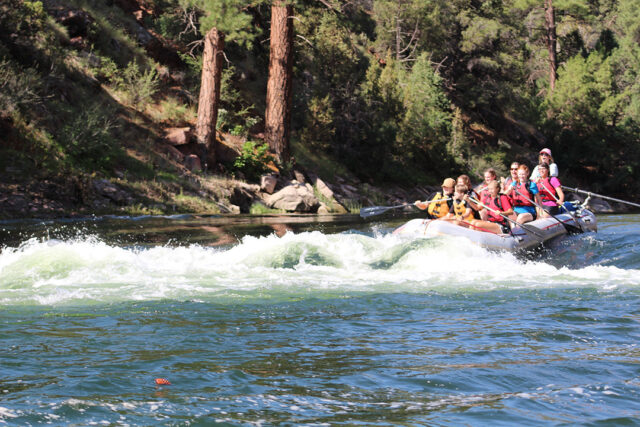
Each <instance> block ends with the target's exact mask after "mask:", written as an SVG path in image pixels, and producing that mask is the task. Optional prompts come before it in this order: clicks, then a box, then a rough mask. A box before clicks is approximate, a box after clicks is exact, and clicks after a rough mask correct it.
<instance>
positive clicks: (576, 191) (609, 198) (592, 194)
mask: <svg viewBox="0 0 640 427" xmlns="http://www.w3.org/2000/svg"><path fill="white" fill-rule="evenodd" d="M562 188H564V189H565V190H569V191H573V192H574V193H582V194H585V195H587V196H589V197H591V196H595V197H598V198H600V199H604V200H611V201H612V202H618V203H625V204H627V205H630V206H635V207H636V208H640V205H639V204H637V203H633V202H628V201H626V200H621V199H616V198H615V197H608V196H603V195H602V194H597V193H592V192H591V191H585V190H580V189H579V188H571V187H565V186H564V185H563V186H562Z"/></svg>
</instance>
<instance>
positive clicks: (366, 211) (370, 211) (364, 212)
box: [360, 198, 451, 218]
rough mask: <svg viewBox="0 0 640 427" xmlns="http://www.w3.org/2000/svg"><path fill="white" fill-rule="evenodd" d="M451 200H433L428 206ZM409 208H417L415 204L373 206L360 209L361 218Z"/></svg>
mask: <svg viewBox="0 0 640 427" xmlns="http://www.w3.org/2000/svg"><path fill="white" fill-rule="evenodd" d="M449 200H451V198H448V199H438V200H431V201H430V202H426V204H427V205H430V204H431V203H434V202H448V201H449ZM407 206H415V203H405V204H404V205H397V206H371V207H368V208H362V209H360V216H361V217H362V218H368V217H370V216H375V215H380V214H383V213H385V212H387V211H389V210H391V209H400V208H406V207H407Z"/></svg>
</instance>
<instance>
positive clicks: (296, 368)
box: [0, 215, 640, 426]
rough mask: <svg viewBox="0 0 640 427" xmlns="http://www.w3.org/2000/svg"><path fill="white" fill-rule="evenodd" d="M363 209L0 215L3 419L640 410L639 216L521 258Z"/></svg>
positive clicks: (548, 416) (557, 418) (184, 419)
mask: <svg viewBox="0 0 640 427" xmlns="http://www.w3.org/2000/svg"><path fill="white" fill-rule="evenodd" d="M373 219H375V221H367V222H365V221H363V220H361V219H360V218H358V217H356V216H349V215H344V216H336V217H314V216H285V217H279V216H273V217H271V216H265V217H241V216H238V217H218V216H211V217H196V216H177V217H140V218H118V217H101V218H86V219H75V220H58V221H5V222H0V304H1V311H0V336H1V337H2V351H1V353H0V362H1V363H0V397H1V399H0V424H8V425H20V426H22V425H38V424H53V425H70V424H71V425H184V426H187V425H189V426H193V425H213V424H220V425H246V426H251V425H260V426H264V425H390V424H392V425H474V426H477V425H487V426H496V425H559V424H579V425H585V424H590V425H623V424H624V425H638V424H639V423H640V363H639V361H640V347H639V344H640V323H639V322H640V274H639V272H640V271H639V270H640V215H602V216H599V217H598V221H599V231H598V233H589V234H584V235H578V236H571V237H567V238H565V239H563V240H561V241H558V242H554V243H553V244H552V245H551V247H549V248H546V249H544V250H542V251H538V252H536V253H534V254H531V255H529V256H525V257H516V256H514V255H512V254H509V253H496V252H488V251H486V250H483V249H481V248H478V247H473V246H469V245H465V244H463V243H461V241H460V240H455V239H447V238H436V239H400V238H398V237H396V236H393V235H391V234H390V232H391V231H392V230H393V228H394V227H396V226H397V225H399V224H400V223H402V222H403V221H404V220H406V218H403V217H398V216H396V217H382V218H378V217H376V218H373ZM287 230H288V231H287ZM156 378H164V379H167V380H168V381H169V382H171V385H157V384H156V383H155V379H156Z"/></svg>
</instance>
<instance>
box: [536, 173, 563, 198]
mask: <svg viewBox="0 0 640 427" xmlns="http://www.w3.org/2000/svg"><path fill="white" fill-rule="evenodd" d="M538 190H539V191H540V198H541V199H542V201H543V202H554V203H555V202H556V199H557V198H558V192H557V191H556V189H555V187H554V186H553V185H551V178H545V179H542V178H540V180H539V181H538Z"/></svg>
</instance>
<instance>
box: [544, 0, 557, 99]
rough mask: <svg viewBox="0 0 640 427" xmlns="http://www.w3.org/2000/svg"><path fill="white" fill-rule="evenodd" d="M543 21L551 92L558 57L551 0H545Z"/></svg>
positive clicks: (553, 86)
mask: <svg viewBox="0 0 640 427" xmlns="http://www.w3.org/2000/svg"><path fill="white" fill-rule="evenodd" d="M544 3H545V13H544V17H545V23H546V27H547V50H548V51H549V85H550V88H551V92H553V91H554V89H555V88H556V79H557V78H558V59H557V57H556V44H557V37H556V15H555V11H554V9H553V0H545V2H544Z"/></svg>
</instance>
